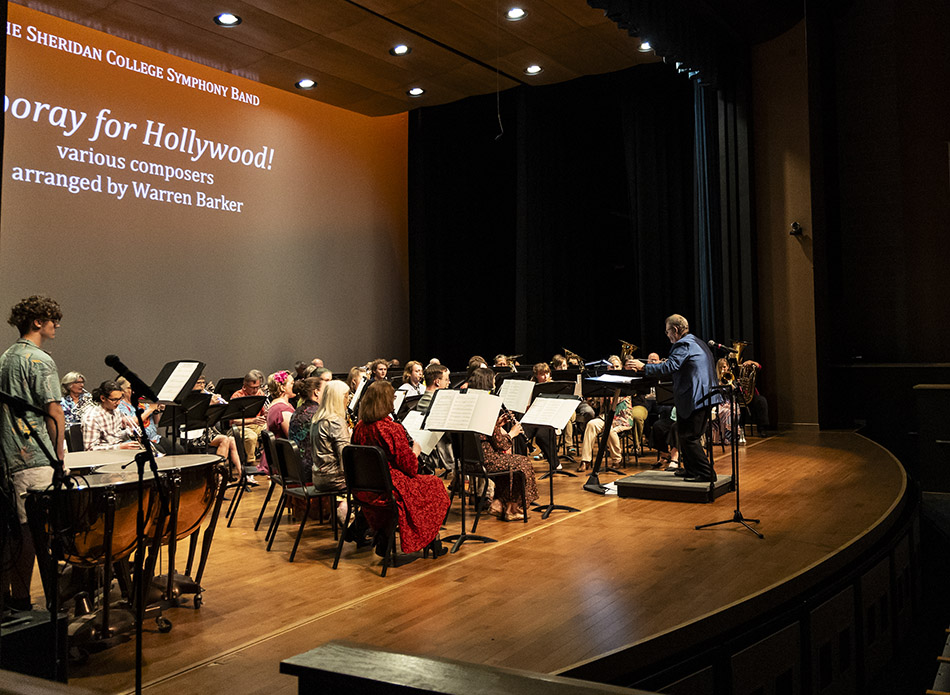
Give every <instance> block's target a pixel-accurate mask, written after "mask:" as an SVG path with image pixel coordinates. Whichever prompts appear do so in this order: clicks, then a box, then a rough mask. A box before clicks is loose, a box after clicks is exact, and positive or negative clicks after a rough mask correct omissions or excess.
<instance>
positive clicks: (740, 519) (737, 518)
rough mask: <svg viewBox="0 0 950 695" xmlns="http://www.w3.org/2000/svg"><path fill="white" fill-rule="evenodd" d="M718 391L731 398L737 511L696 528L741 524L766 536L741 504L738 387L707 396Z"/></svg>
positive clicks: (730, 387) (733, 468)
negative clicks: (757, 529) (743, 512)
mask: <svg viewBox="0 0 950 695" xmlns="http://www.w3.org/2000/svg"><path fill="white" fill-rule="evenodd" d="M716 393H721V394H723V395H724V396H726V398H728V399H729V412H730V415H731V417H732V435H731V436H730V437H729V439H730V442H729V444H730V447H729V448H730V452H731V454H732V485H733V489H734V490H735V492H736V508H735V511H733V513H732V518H731V519H724V520H723V521H713V522H711V523H708V524H700V525H699V526H697V527H696V530H697V531H698V530H699V529H704V528H710V527H712V526H721V525H722V524H740V525H742V526H744V527H746V528H747V529H749V530H750V531H752V533H754V534H755V535H756V536H758V537H759V538H765V536H764V535H762V534H761V533H759V532H758V531H756V530H755V529H754V528H752V527H751V526H750V525H749V524H757V523H759V520H758V519H747V518H745V517H744V516H742V510H741V508H740V506H739V448H738V446H737V442H736V440H737V439H738V436H737V435H736V430H737V428H738V426H739V425H738V421H737V420H736V418H737V417H738V415H739V406H738V403H737V401H736V389H735V387H734V386H731V385H730V386H717V387H716V388H715V389H713V391H712V392H711V393H710V394H709V396H707V398H711V397H712V396H713V395H715V394H716ZM711 446H712V445H711V444H710V448H711ZM713 484H714V483H710V485H713Z"/></svg>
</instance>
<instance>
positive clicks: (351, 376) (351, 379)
mask: <svg viewBox="0 0 950 695" xmlns="http://www.w3.org/2000/svg"><path fill="white" fill-rule="evenodd" d="M364 376H366V370H365V369H363V368H362V367H350V371H349V373H348V374H347V375H346V385H347V386H349V387H350V393H356V387H357V386H359V385H360V382H361V381H362V380H363V377H364Z"/></svg>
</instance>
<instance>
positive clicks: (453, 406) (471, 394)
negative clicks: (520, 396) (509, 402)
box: [422, 389, 501, 436]
mask: <svg viewBox="0 0 950 695" xmlns="http://www.w3.org/2000/svg"><path fill="white" fill-rule="evenodd" d="M499 410H501V398H499V397H498V396H493V395H491V394H490V393H488V392H487V391H475V390H471V389H470V390H468V391H466V392H464V393H463V392H462V391H452V390H451V389H439V390H438V391H435V392H434V393H433V394H432V402H431V404H430V405H429V412H428V413H426V416H425V420H423V425H422V426H423V428H424V429H427V430H429V431H432V432H478V433H479V434H484V435H486V436H491V434H492V432H494V431H495V423H496V422H497V421H498V411H499Z"/></svg>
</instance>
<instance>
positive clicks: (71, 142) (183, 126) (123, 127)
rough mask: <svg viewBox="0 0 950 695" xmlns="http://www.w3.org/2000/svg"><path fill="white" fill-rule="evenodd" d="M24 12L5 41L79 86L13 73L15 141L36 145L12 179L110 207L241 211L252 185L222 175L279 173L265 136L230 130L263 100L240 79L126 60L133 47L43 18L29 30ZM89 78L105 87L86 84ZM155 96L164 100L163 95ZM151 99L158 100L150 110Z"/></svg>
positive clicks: (9, 100)
mask: <svg viewBox="0 0 950 695" xmlns="http://www.w3.org/2000/svg"><path fill="white" fill-rule="evenodd" d="M15 8H16V6H11V17H12V18H11V20H10V21H8V22H7V41H8V50H9V51H10V53H11V56H13V57H14V58H15V60H16V62H17V63H19V64H23V63H24V62H25V63H27V64H29V65H30V66H31V71H33V72H39V71H43V72H45V73H46V74H45V75H44V76H43V77H46V78H52V79H56V78H55V77H54V75H55V74H56V73H61V74H65V75H70V76H74V77H80V76H81V78H82V79H81V80H71V82H72V83H73V85H74V89H71V90H70V89H66V88H65V87H66V85H65V84H64V85H58V86H57V87H56V88H55V89H53V90H50V89H49V88H44V85H43V81H41V80H39V79H29V80H22V79H17V78H18V77H21V76H25V75H24V73H22V72H20V71H17V73H15V74H13V75H11V76H10V78H8V82H7V94H5V95H4V101H3V110H4V113H5V114H6V116H7V128H8V137H9V138H10V139H11V140H14V141H15V140H16V139H18V138H21V137H26V138H29V139H30V140H33V141H34V143H35V144H34V146H31V147H30V148H29V149H28V150H27V152H22V153H19V155H18V156H17V157H16V159H13V160H12V161H8V162H7V167H6V168H7V171H8V172H9V180H10V181H12V182H15V183H22V184H32V185H37V186H49V187H53V188H58V189H61V191H62V192H63V193H70V194H88V195H90V196H96V197H98V198H100V199H103V200H105V201H109V202H114V201H126V202H127V203H130V202H134V201H137V200H141V201H152V202H159V203H164V204H168V205H183V206H189V207H197V208H207V209H210V210H220V211H223V212H232V213H238V214H240V213H242V212H244V210H245V205H246V204H247V202H248V201H246V200H245V199H244V197H245V196H244V194H245V193H246V192H248V191H251V192H252V191H253V190H254V189H253V187H248V186H246V185H243V186H240V187H239V188H238V190H232V189H228V187H227V185H222V183H221V181H222V179H225V180H227V176H226V174H225V173H224V172H226V171H227V170H228V169H233V170H236V171H238V172H240V174H241V175H242V177H247V176H248V174H251V173H255V174H260V175H265V172H267V173H271V172H273V170H274V164H275V149H274V147H273V146H272V145H271V144H270V142H269V140H268V139H267V137H266V134H265V133H264V132H256V133H254V132H248V131H246V130H243V129H241V128H233V127H230V126H229V125H228V124H227V122H226V121H223V120H222V119H221V117H222V116H224V117H229V118H233V119H235V121H237V122H240V121H241V120H244V119H248V118H254V117H256V116H257V114H255V113H254V111H255V110H256V109H257V110H259V109H260V107H261V105H262V99H261V97H260V96H259V95H258V94H256V93H254V92H252V91H250V89H248V88H247V87H246V86H245V85H244V84H243V82H244V81H243V80H239V79H236V78H231V79H229V78H230V76H228V75H225V74H224V73H215V76H214V77H210V78H209V76H208V75H206V74H205V76H201V75H198V74H194V73H195V72H196V70H195V68H198V70H202V69H201V68H200V66H194V67H190V68H187V69H186V70H190V71H191V74H189V72H188V71H186V70H183V69H182V68H181V67H180V65H179V64H178V63H179V62H180V61H175V60H174V59H172V58H171V56H167V59H166V57H162V56H159V57H158V58H157V59H155V58H153V59H152V60H154V61H155V62H148V61H146V60H142V59H140V58H138V57H134V56H130V55H128V53H129V50H128V49H129V47H128V46H126V47H124V48H123V47H120V48H116V47H113V46H112V45H110V44H112V43H114V40H113V39H112V38H111V37H109V36H107V35H104V34H95V33H93V32H90V31H89V30H87V29H84V28H83V27H78V26H76V25H71V24H67V23H65V22H60V21H58V20H55V19H53V18H51V17H46V16H44V15H41V14H38V13H32V14H31V16H29V17H26V18H25V19H28V20H29V21H28V22H26V23H24V21H23V20H22V19H20V18H19V15H21V14H23V13H22V12H21V11H15ZM20 9H21V10H22V8H20ZM18 19H19V21H18ZM64 34H65V35H64ZM133 48H134V47H133ZM173 61H174V63H175V65H174V66H173V65H170V64H168V63H172V62H173ZM203 72H205V73H206V72H207V71H203ZM37 77H40V76H39V75H37ZM60 79H61V78H60ZM90 79H91V80H92V82H93V83H94V84H95V85H96V86H97V87H98V88H99V89H97V90H93V91H90V90H88V89H83V88H81V86H82V84H83V83H88V82H89V81H90ZM238 82H241V83H242V84H241V85H240V86H239V85H238V84H237V83H238ZM157 94H162V95H165V96H162V97H160V98H159V99H156V98H155V97H156V96H157ZM169 100H174V101H173V103H174V108H172V109H170V108H168V107H169V106H172V103H170V101H169ZM211 101H216V102H218V103H215V104H212V103H209V102H211ZM149 102H158V103H155V107H154V108H153V109H149V108H148V104H149ZM163 107H164V108H163ZM209 110H210V111H211V114H209ZM208 115H213V116H214V119H215V121H214V123H213V124H209V123H208V122H207V116H208ZM13 151H14V152H16V148H13ZM279 161H280V160H279V158H278V160H277V162H278V166H279ZM216 175H217V180H218V181H217V184H216ZM231 186H232V187H233V186H234V184H233V183H232V184H231ZM225 189H227V190H225Z"/></svg>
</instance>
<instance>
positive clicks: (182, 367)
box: [152, 360, 205, 405]
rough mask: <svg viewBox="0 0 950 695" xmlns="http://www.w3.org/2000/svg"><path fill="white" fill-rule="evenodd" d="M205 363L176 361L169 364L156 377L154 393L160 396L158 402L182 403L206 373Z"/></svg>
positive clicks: (153, 384) (166, 403)
mask: <svg viewBox="0 0 950 695" xmlns="http://www.w3.org/2000/svg"><path fill="white" fill-rule="evenodd" d="M204 368H205V364H204V362H198V361H197V360H174V361H172V362H168V363H167V364H166V365H165V366H164V367H162V370H161V371H160V372H159V373H158V376H157V377H155V381H154V382H153V383H152V391H154V392H155V395H156V396H158V402H159V403H164V404H165V405H168V404H169V403H181V402H182V401H183V400H184V399H185V396H187V395H188V394H189V393H191V389H192V387H193V386H194V385H195V382H196V381H198V377H199V376H201V373H202V372H203V371H204Z"/></svg>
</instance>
